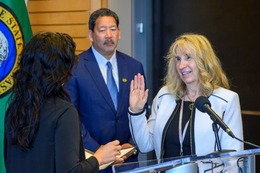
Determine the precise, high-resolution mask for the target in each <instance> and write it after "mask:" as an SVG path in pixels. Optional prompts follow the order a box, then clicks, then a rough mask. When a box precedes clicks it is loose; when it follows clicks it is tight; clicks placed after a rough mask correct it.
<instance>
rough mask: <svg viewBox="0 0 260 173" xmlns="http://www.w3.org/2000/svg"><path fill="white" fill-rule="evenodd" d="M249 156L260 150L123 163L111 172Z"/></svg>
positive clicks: (134, 170)
mask: <svg viewBox="0 0 260 173" xmlns="http://www.w3.org/2000/svg"><path fill="white" fill-rule="evenodd" d="M251 155H260V148H256V149H248V150H241V151H232V152H224V151H223V152H215V153H210V154H207V155H203V156H184V157H174V158H167V159H161V160H156V159H155V160H146V161H139V162H132V163H124V164H120V165H113V171H114V172H122V173H128V172H135V173H138V172H139V173H141V172H146V171H148V172H149V171H150V170H160V168H166V167H173V166H177V165H181V164H186V163H191V162H198V161H203V160H215V159H221V160H224V161H225V160H226V161H228V160H231V159H235V158H240V157H247V156H251ZM140 165H141V166H140ZM142 165H143V166H142ZM129 168H130V169H129ZM119 170H120V171H119Z"/></svg>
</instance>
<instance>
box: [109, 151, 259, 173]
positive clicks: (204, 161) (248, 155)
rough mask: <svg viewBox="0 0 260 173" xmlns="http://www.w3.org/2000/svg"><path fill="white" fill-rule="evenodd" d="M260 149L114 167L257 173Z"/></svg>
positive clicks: (149, 172)
mask: <svg viewBox="0 0 260 173" xmlns="http://www.w3.org/2000/svg"><path fill="white" fill-rule="evenodd" d="M256 155H260V148H256V149H249V150H242V151H237V152H235V151H234V152H221V153H212V154H208V155H204V156H185V157H174V158H167V159H161V160H146V161H139V162H131V163H124V164H117V165H113V166H112V169H113V172H114V173H133V172H134V173H157V172H165V173H187V172H188V173H198V172H199V173H222V172H225V173H255V156H256Z"/></svg>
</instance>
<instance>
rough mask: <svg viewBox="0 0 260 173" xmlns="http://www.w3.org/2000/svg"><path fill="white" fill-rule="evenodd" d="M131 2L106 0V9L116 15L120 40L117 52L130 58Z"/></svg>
mask: <svg viewBox="0 0 260 173" xmlns="http://www.w3.org/2000/svg"><path fill="white" fill-rule="evenodd" d="M131 3H132V0H108V8H109V9H111V10H113V11H114V12H116V13H117V15H118V17H119V28H120V31H121V40H120V41H119V44H118V48H117V50H119V51H121V52H123V53H125V54H128V55H130V56H132V55H133V54H132V52H133V50H132V49H133V48H132V38H133V37H132V30H131V28H132V14H131V8H132V5H131Z"/></svg>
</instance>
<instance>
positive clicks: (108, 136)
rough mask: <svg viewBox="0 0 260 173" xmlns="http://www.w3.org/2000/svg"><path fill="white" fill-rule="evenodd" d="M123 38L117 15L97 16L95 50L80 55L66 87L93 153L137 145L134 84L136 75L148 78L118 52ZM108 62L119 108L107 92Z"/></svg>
mask: <svg viewBox="0 0 260 173" xmlns="http://www.w3.org/2000/svg"><path fill="white" fill-rule="evenodd" d="M120 37H121V36H120V29H119V18H118V16H117V14H116V13H115V12H113V11H111V10H109V9H106V8H101V9H99V10H97V11H95V12H93V13H92V14H91V16H90V19H89V39H90V41H91V42H92V46H91V47H90V48H89V49H88V50H87V51H84V52H83V53H81V54H80V55H79V63H78V66H77V67H76V69H75V70H74V71H73V74H72V77H71V78H70V80H69V82H68V84H67V85H66V87H67V89H68V91H69V94H70V97H71V99H72V101H73V102H74V104H75V106H76V107H77V109H78V111H79V114H80V120H81V125H82V136H83V141H84V146H85V148H86V149H88V150H90V151H93V152H95V151H96V150H97V149H98V148H99V147H100V145H104V144H106V143H108V142H110V141H113V140H115V139H117V140H119V141H120V144H121V145H122V148H127V147H131V146H133V145H134V142H133V141H132V138H131V134H130V130H129V124H128V123H129V122H128V115H127V112H128V107H129V90H130V82H131V80H132V79H133V78H134V75H136V74H138V73H140V74H142V75H144V71H143V66H142V64H141V63H140V62H138V61H137V60H135V59H134V58H132V57H130V56H128V55H126V54H124V53H122V52H119V51H117V50H116V47H117V44H118V41H119V40H120ZM108 61H109V62H110V63H111V64H112V71H113V78H114V81H115V83H116V87H117V90H118V96H117V98H118V99H117V106H115V105H114V104H113V101H112V97H111V95H110V93H109V90H108V88H107V75H108V74H107V64H106V63H107V62H108ZM126 161H137V156H136V155H132V156H131V157H129V158H128V159H127V160H126ZM105 171H106V172H111V169H107V170H105Z"/></svg>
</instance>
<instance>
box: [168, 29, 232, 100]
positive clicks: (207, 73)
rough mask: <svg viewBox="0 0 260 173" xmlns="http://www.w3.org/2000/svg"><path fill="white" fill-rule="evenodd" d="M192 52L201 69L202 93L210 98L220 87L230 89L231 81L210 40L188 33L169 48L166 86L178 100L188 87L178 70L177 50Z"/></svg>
mask: <svg viewBox="0 0 260 173" xmlns="http://www.w3.org/2000/svg"><path fill="white" fill-rule="evenodd" d="M177 49H178V50H179V51H180V52H183V53H185V52H186V51H187V50H189V51H190V52H191V56H192V57H194V60H195V63H196V65H197V67H198V69H199V83H200V92H201V94H202V95H204V96H209V95H210V94H211V93H212V91H213V90H214V89H216V88H218V87H223V88H227V89H229V87H230V86H229V81H228V79H227V76H226V74H225V72H224V71H223V69H222V67H221V62H220V60H219V59H218V57H217V56H216V54H215V53H214V50H213V48H212V46H211V44H210V42H209V41H208V39H207V38H206V37H205V36H203V35H199V34H193V33H187V34H183V35H181V36H179V37H178V38H177V39H176V40H175V42H173V43H172V45H171V46H170V48H169V51H168V54H167V56H166V61H167V69H168V70H167V74H166V76H165V78H164V84H165V85H166V86H167V88H168V90H169V91H170V93H172V94H173V95H174V96H175V97H176V98H182V97H183V96H184V95H185V93H186V85H185V83H184V82H183V81H182V80H181V78H180V76H179V74H178V72H177V68H176V61H175V58H176V56H177V55H176V52H177V51H176V50H177Z"/></svg>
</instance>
